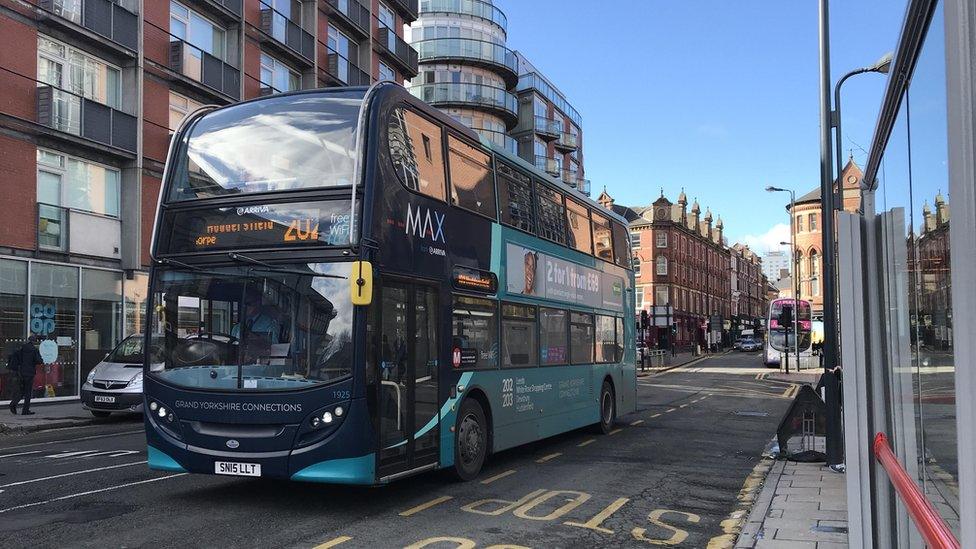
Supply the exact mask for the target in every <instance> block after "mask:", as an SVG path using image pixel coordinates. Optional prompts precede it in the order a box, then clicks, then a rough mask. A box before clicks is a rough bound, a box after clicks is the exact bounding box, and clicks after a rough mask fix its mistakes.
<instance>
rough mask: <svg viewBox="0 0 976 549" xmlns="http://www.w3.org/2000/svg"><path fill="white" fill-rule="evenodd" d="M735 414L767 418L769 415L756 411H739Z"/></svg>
mask: <svg viewBox="0 0 976 549" xmlns="http://www.w3.org/2000/svg"><path fill="white" fill-rule="evenodd" d="M733 413H734V414H735V415H737V416H750V417H766V416H768V415H769V413H768V412H756V411H754V410H739V411H737V412H733Z"/></svg>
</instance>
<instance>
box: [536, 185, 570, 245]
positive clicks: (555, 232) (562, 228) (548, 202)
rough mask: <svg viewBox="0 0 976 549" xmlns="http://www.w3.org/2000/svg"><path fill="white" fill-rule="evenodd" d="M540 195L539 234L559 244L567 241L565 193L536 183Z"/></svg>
mask: <svg viewBox="0 0 976 549" xmlns="http://www.w3.org/2000/svg"><path fill="white" fill-rule="evenodd" d="M535 188H536V192H537V194H538V196H539V236H541V237H542V238H545V239H548V240H552V241H553V242H557V243H559V244H565V243H566V206H564V205H563V195H561V194H560V193H557V192H556V191H554V190H552V189H550V188H549V187H546V186H545V185H538V184H537V185H536V187H535Z"/></svg>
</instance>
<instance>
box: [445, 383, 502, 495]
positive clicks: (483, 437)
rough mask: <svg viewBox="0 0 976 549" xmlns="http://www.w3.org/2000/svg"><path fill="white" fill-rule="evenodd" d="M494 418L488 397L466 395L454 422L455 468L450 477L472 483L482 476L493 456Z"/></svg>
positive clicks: (474, 390) (452, 468) (473, 393)
mask: <svg viewBox="0 0 976 549" xmlns="http://www.w3.org/2000/svg"><path fill="white" fill-rule="evenodd" d="M490 417H491V412H490V408H489V406H488V399H487V396H486V395H485V394H484V392H482V391H481V390H478V389H473V390H471V391H469V392H468V394H467V395H465V397H464V399H462V400H461V404H460V406H459V407H458V413H457V417H456V418H455V421H454V437H453V438H454V445H453V446H454V449H453V450H454V466H453V467H451V468H450V473H451V476H453V477H454V478H455V479H457V480H460V481H470V480H473V479H475V478H476V477H477V476H478V474H480V473H481V469H482V467H484V464H485V462H486V461H487V459H488V455H489V454H490V453H491V444H492V442H491V441H492V435H491V431H492V429H491V420H490V419H489V418H490Z"/></svg>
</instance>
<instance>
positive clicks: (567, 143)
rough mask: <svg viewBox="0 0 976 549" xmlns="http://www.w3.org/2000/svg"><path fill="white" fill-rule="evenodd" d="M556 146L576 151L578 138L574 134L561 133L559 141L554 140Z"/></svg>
mask: <svg viewBox="0 0 976 549" xmlns="http://www.w3.org/2000/svg"><path fill="white" fill-rule="evenodd" d="M556 146H557V147H560V148H563V149H577V148H579V136H578V135H576V134H575V133H569V132H562V133H560V134H559V139H558V140H556Z"/></svg>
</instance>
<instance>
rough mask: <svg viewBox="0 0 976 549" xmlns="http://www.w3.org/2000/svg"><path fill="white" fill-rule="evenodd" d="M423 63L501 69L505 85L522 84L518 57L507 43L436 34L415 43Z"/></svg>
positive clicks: (491, 69) (494, 70)
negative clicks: (436, 62) (435, 36)
mask: <svg viewBox="0 0 976 549" xmlns="http://www.w3.org/2000/svg"><path fill="white" fill-rule="evenodd" d="M413 46H414V47H415V48H417V53H418V54H419V57H420V62H421V63H427V62H433V61H440V62H444V63H458V64H466V65H472V66H476V67H481V68H484V69H487V70H490V71H493V72H495V73H497V74H498V75H499V76H501V77H502V79H503V80H504V81H505V87H506V88H508V89H512V88H514V87H515V86H516V85H517V84H518V71H519V68H518V67H519V65H518V58H517V57H516V56H515V52H514V51H512V50H510V49H508V48H506V47H505V46H502V45H499V44H495V43H493V42H485V41H483V40H474V39H471V38H432V39H430V40H420V41H418V42H415V43H414V44H413Z"/></svg>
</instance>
